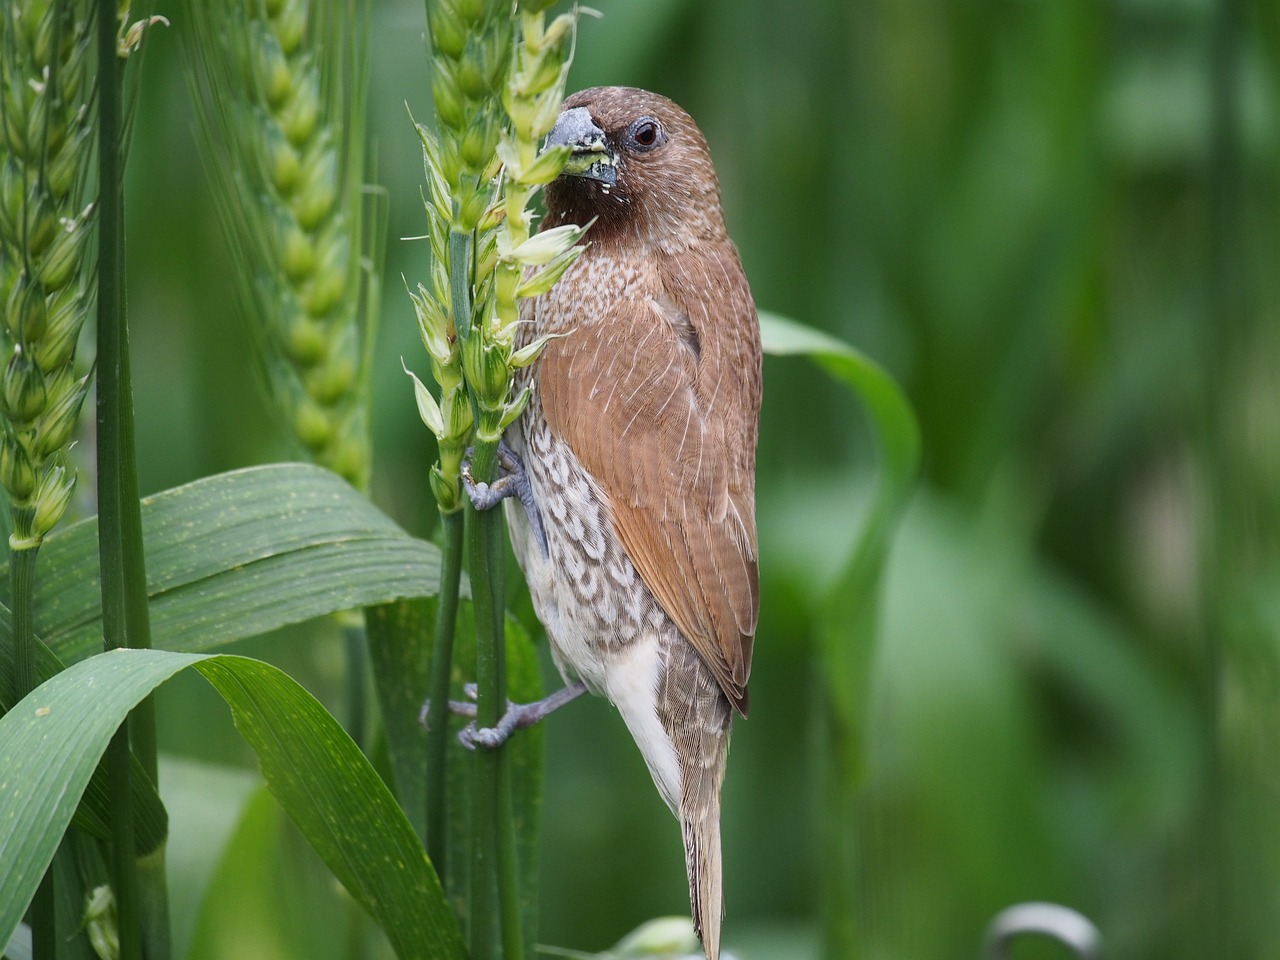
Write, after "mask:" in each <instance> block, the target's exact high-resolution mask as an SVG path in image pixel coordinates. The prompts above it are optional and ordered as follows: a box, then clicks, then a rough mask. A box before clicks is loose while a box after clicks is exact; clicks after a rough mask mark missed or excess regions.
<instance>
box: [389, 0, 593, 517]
mask: <svg viewBox="0 0 1280 960" xmlns="http://www.w3.org/2000/svg"><path fill="white" fill-rule="evenodd" d="M548 6H550V3H549V2H546V0H542V2H527V0H526V2H523V3H519V4H517V5H516V8H515V10H514V14H513V10H512V7H511V4H503V3H496V2H488V0H473V2H462V0H436V2H432V3H428V4H427V19H428V22H429V24H430V27H431V40H432V45H433V50H432V60H431V65H432V70H433V77H432V82H431V92H432V96H433V99H434V101H435V106H436V121H437V122H436V129H435V131H434V132H433V131H432V130H430V129H429V128H427V127H426V126H424V125H423V124H420V123H415V127H416V129H417V131H418V136H419V138H420V139H421V141H422V147H423V155H424V160H425V166H426V176H427V189H426V190H425V191H424V206H425V208H426V215H427V237H428V239H429V240H430V242H431V256H432V265H431V285H430V287H428V286H426V285H423V284H419V285H418V288H417V291H416V292H415V291H410V297H411V299H412V300H413V305H414V310H415V312H416V314H417V319H418V329H419V332H420V333H421V335H422V341H423V344H424V345H425V346H426V348H427V353H428V354H429V356H430V358H431V370H432V374H433V376H434V377H435V380H436V383H437V384H439V386H440V398H439V400H438V401H437V400H436V398H435V397H434V396H433V395H432V393H431V392H430V391H429V390H428V389H427V388H426V387H425V386H424V385H423V384H422V382H421V381H419V380H418V378H417V377H413V380H414V394H415V398H416V400H417V403H418V410H419V413H420V414H421V415H422V420H423V422H424V423H425V424H426V425H427V427H428V429H430V430H431V431H432V433H434V434H435V435H436V439H437V441H438V444H439V450H440V460H439V462H438V463H437V464H436V465H435V466H434V467H433V468H432V472H431V487H432V490H433V491H434V492H435V495H436V499H437V500H438V501H439V503H440V509H441V511H442V512H444V513H446V514H448V513H452V512H455V511H456V510H458V509H460V507H461V499H460V494H459V469H460V464H461V461H462V454H463V451H464V450H465V448H466V447H467V445H468V444H469V443H470V442H471V441H472V440H473V439H474V440H476V441H478V442H480V443H483V444H496V443H497V442H498V439H499V437H501V435H502V431H503V430H504V429H505V428H506V427H507V425H508V424H510V423H511V422H512V421H513V420H514V419H515V418H516V417H517V416H519V414H520V412H521V410H523V409H524V406H525V404H526V403H527V402H528V400H529V391H528V388H526V389H525V390H523V391H521V392H520V393H519V394H518V395H516V396H514V397H513V396H512V395H511V389H512V381H513V374H514V371H515V370H516V368H518V367H520V366H524V365H526V364H529V363H531V362H532V361H533V360H534V359H535V358H536V357H537V355H538V352H539V351H540V350H541V349H542V348H543V346H544V345H545V341H539V342H536V343H533V344H529V345H527V346H525V347H523V348H520V349H517V348H516V346H515V344H516V326H517V324H516V321H517V319H518V316H519V305H518V301H519V299H520V298H521V297H527V296H534V295H536V294H538V293H542V292H546V290H548V289H550V287H551V285H552V284H553V283H555V281H556V280H557V279H558V278H559V277H560V275H561V274H562V273H564V271H565V270H566V269H567V268H568V266H569V265H570V264H571V263H572V262H573V260H574V258H576V257H577V255H578V253H580V252H581V250H580V248H578V247H576V246H575V245H576V244H577V243H578V241H579V240H580V239H581V238H582V234H583V230H582V229H581V228H580V227H576V226H567V227H562V228H557V229H556V230H551V231H547V232H546V233H542V234H539V235H538V236H536V237H532V236H531V234H532V225H533V216H532V212H531V211H530V209H529V204H530V202H531V201H532V199H533V196H534V194H535V193H536V191H537V190H538V189H539V188H540V187H541V186H542V185H543V184H546V183H548V182H549V181H551V180H553V179H554V178H555V177H556V175H557V174H559V172H560V169H561V168H562V167H563V165H564V160H565V155H566V153H567V151H565V150H559V151H549V152H543V153H539V147H540V146H541V144H542V140H543V139H544V138H545V137H546V135H547V134H548V133H549V132H550V131H551V128H552V126H553V125H554V124H555V120H556V117H557V116H558V114H559V111H560V102H561V100H562V99H563V98H564V84H565V79H566V77H567V75H568V70H569V61H570V59H571V54H572V47H573V35H574V27H575V24H576V20H577V10H576V8H575V10H574V11H573V12H571V13H566V14H562V15H561V16H559V17H556V18H555V19H554V20H552V21H551V22H550V23H549V24H548V23H547V18H546V8H547V7H548ZM460 295H462V296H463V301H465V302H463V301H458V297H459V296H460ZM410 376H413V375H412V374H410ZM468 392H469V393H470V397H468ZM473 409H474V413H475V414H476V416H474V417H473Z"/></svg>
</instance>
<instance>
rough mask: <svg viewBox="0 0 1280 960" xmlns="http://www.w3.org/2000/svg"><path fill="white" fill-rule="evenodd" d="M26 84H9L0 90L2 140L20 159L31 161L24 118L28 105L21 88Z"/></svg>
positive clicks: (0, 131) (0, 132)
mask: <svg viewBox="0 0 1280 960" xmlns="http://www.w3.org/2000/svg"><path fill="white" fill-rule="evenodd" d="M22 86H24V84H7V85H6V89H4V90H3V91H0V140H3V141H4V142H3V146H4V147H5V148H6V149H7V150H8V151H9V153H11V154H13V156H14V157H16V158H18V159H19V160H22V161H25V162H29V161H30V160H31V159H32V158H31V157H28V156H27V125H26V124H25V123H23V118H24V117H26V116H27V113H28V107H27V104H26V102H25V98H24V97H23V96H22V90H21V89H20V88H21V87H22Z"/></svg>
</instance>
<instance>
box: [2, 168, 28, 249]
mask: <svg viewBox="0 0 1280 960" xmlns="http://www.w3.org/2000/svg"><path fill="white" fill-rule="evenodd" d="M25 181H26V178H25V176H24V174H23V170H22V167H20V166H19V165H18V161H17V160H15V159H14V158H13V157H10V158H9V159H7V160H6V161H5V162H4V164H3V165H2V166H0V230H2V231H3V232H4V238H5V239H6V240H8V241H9V243H11V244H13V245H14V246H17V245H18V244H20V243H21V242H22V207H23V201H24V199H25V197H26V182H25Z"/></svg>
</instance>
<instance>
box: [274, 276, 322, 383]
mask: <svg viewBox="0 0 1280 960" xmlns="http://www.w3.org/2000/svg"><path fill="white" fill-rule="evenodd" d="M285 302H286V304H287V307H286V309H285V312H284V313H283V314H282V315H283V316H286V317H288V318H289V319H288V321H287V322H286V325H285V337H284V350H285V355H286V356H288V358H289V359H290V360H292V361H293V362H294V363H296V364H297V365H298V366H300V367H310V366H313V365H314V364H317V363H319V362H320V361H321V360H323V359H324V357H325V354H326V353H328V351H329V331H328V328H327V326H326V325H325V324H324V323H323V322H322V321H319V320H314V319H312V318H311V316H310V315H309V314H308V313H307V312H306V311H305V310H304V309H302V307H301V306H300V305H299V304H298V303H297V301H296V300H294V299H293V297H292V295H291V294H286V295H285Z"/></svg>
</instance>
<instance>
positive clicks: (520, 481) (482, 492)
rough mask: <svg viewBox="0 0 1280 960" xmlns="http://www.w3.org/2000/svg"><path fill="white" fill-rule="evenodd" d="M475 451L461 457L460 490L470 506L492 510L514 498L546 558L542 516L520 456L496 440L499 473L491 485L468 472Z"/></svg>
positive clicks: (504, 443)
mask: <svg viewBox="0 0 1280 960" xmlns="http://www.w3.org/2000/svg"><path fill="white" fill-rule="evenodd" d="M474 451H475V448H474V447H468V448H467V452H466V453H465V454H464V456H463V458H462V488H463V489H464V490H466V492H467V496H468V497H469V498H470V499H471V505H472V506H474V507H475V508H476V509H477V510H492V509H493V508H494V507H496V506H497V505H498V504H499V503H501V502H502V501H503V500H505V499H507V498H508V497H516V498H518V499H519V500H520V502H521V504H523V505H524V512H525V516H527V517H528V518H529V528H530V530H532V531H533V537H534V539H535V540H536V541H537V543H538V546H539V547H540V548H541V549H542V555H543V556H544V557H546V556H549V551H548V548H547V535H546V532H545V531H544V530H543V527H542V514H541V513H540V512H539V510H538V504H537V503H536V502H535V501H534V499H533V488H532V487H531V486H530V485H529V477H528V475H527V474H526V473H525V469H524V463H523V462H522V461H521V460H520V457H519V456H518V455H517V454H516V452H515V451H514V450H512V449H511V448H510V447H509V446H507V441H505V440H499V441H498V468H499V470H500V474H499V476H498V478H497V479H496V480H494V481H493V482H492V483H485V482H484V481H483V480H477V479H476V478H475V475H474V474H473V473H472V470H471V458H472V456H473V455H474Z"/></svg>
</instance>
